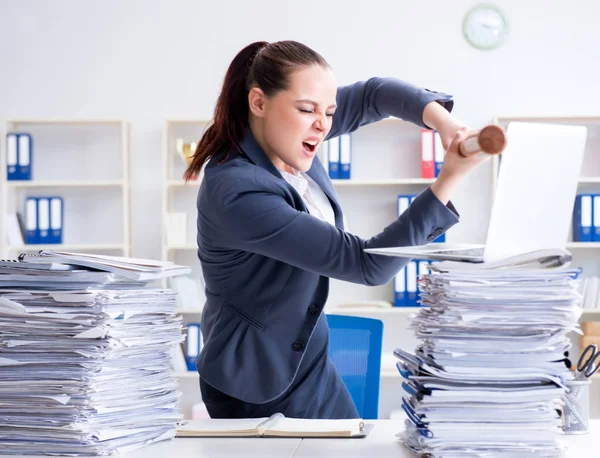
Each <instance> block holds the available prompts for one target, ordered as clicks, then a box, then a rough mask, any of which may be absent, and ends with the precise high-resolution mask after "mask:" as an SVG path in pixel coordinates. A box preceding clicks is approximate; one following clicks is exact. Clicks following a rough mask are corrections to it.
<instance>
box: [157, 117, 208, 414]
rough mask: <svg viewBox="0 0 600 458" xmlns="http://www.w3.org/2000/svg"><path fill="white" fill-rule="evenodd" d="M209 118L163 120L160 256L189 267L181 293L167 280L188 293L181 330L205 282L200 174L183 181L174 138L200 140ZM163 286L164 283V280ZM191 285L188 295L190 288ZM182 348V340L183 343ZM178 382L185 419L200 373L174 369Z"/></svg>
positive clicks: (193, 314) (196, 314) (192, 318)
mask: <svg viewBox="0 0 600 458" xmlns="http://www.w3.org/2000/svg"><path fill="white" fill-rule="evenodd" d="M208 123H209V120H203V119H176V120H167V121H165V125H164V131H163V148H162V149H163V154H162V158H163V160H162V167H163V186H162V212H161V213H162V218H161V221H162V231H161V256H162V260H164V261H172V262H175V263H177V264H181V265H186V266H190V267H191V268H192V273H191V274H190V276H189V278H188V279H187V280H189V284H188V285H187V288H188V289H187V291H188V293H187V294H186V293H184V292H183V290H181V289H180V287H179V285H178V284H176V283H174V282H172V281H171V282H170V284H169V285H168V286H170V287H171V288H173V289H174V290H175V291H177V292H178V293H179V295H180V298H181V297H182V295H185V294H186V295H187V299H186V300H185V302H186V303H185V305H184V304H182V306H184V307H185V308H179V309H178V310H177V313H178V314H179V315H181V316H182V324H183V327H184V329H186V328H187V325H188V324H189V323H199V322H200V319H201V316H202V306H203V305H204V303H203V300H204V299H203V298H204V291H203V289H204V281H203V279H202V270H201V267H200V261H199V260H198V256H197V250H198V245H197V243H196V216H197V210H196V198H197V195H198V190H199V188H200V183H201V181H202V174H200V176H199V177H198V179H197V180H195V181H190V182H189V183H186V182H185V181H184V180H183V174H184V172H185V169H186V167H187V164H186V162H184V159H183V158H182V157H181V156H180V154H179V153H178V152H177V140H178V139H182V140H183V141H184V143H191V142H197V141H199V140H200V137H201V136H202V133H203V131H204V129H205V128H206V126H207V124H208ZM171 213H178V214H180V216H183V218H184V220H183V230H182V231H181V232H180V233H179V234H178V238H177V237H176V236H172V235H170V234H169V215H170V214H171ZM164 286H167V285H166V283H165V285H164ZM189 288H193V289H192V292H191V294H190V293H189V292H190V289H189ZM182 348H185V342H183V344H182ZM174 375H175V377H176V378H177V380H178V382H179V388H180V390H181V393H182V397H181V399H180V408H181V411H182V413H183V415H184V417H186V418H191V414H192V408H193V406H194V405H195V404H197V403H201V402H202V396H201V394H200V385H199V375H198V373H197V372H196V371H177V372H175V373H174Z"/></svg>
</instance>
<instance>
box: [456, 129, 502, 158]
mask: <svg viewBox="0 0 600 458" xmlns="http://www.w3.org/2000/svg"><path fill="white" fill-rule="evenodd" d="M505 147H506V134H505V133H504V129H502V127H500V126H496V125H494V124H492V125H489V126H486V127H484V128H483V129H481V130H480V131H479V132H474V133H472V134H471V135H469V137H468V138H467V139H466V140H463V141H462V143H461V144H460V145H459V146H458V152H459V153H460V154H461V155H462V156H471V155H472V154H476V153H480V152H483V153H487V154H499V153H501V152H502V151H503V150H504V148H505Z"/></svg>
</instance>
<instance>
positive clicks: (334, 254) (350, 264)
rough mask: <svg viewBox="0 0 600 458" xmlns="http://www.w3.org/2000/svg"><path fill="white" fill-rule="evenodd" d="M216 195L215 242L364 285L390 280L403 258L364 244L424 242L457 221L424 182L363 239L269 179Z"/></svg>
mask: <svg viewBox="0 0 600 458" xmlns="http://www.w3.org/2000/svg"><path fill="white" fill-rule="evenodd" d="M229 186H231V187H230V188H229V189H230V191H229V192H227V193H226V195H224V196H223V198H222V199H219V205H218V208H216V210H217V213H218V214H219V219H220V221H221V224H222V230H220V231H217V233H218V235H217V236H218V237H219V240H218V242H219V243H220V244H222V245H223V246H226V247H228V248H233V249H238V250H243V251H249V252H252V253H257V254H260V255H263V256H267V257H269V258H273V259H277V260H279V261H282V262H285V263H287V264H290V265H293V266H295V267H299V268H301V269H304V270H307V271H310V272H313V273H317V274H320V275H324V276H327V277H330V278H336V279H340V280H345V281H348V282H353V283H359V284H365V285H382V284H386V283H388V282H389V281H390V280H391V279H392V278H393V277H394V275H395V274H396V273H397V272H398V271H399V270H400V269H401V268H402V267H403V266H404V265H406V264H407V263H408V261H409V259H407V258H397V257H392V256H378V255H374V254H369V253H365V251H364V249H365V248H381V247H390V246H410V245H422V244H425V243H427V242H429V241H431V240H432V239H433V238H434V237H437V236H439V235H441V234H442V233H444V232H445V231H446V230H447V229H449V228H450V227H451V226H453V225H454V224H456V223H457V222H458V215H457V213H456V210H455V209H454V207H453V206H452V205H451V204H450V205H449V206H445V205H444V204H443V203H442V202H440V201H439V200H438V199H437V197H435V195H434V194H433V192H432V191H431V189H430V188H427V189H426V190H425V191H423V192H422V193H421V194H419V195H418V196H417V197H416V198H415V200H414V201H413V203H412V204H411V205H410V206H409V208H408V210H406V211H405V212H404V213H403V214H402V215H400V216H399V217H398V219H396V220H395V221H394V222H393V223H391V224H390V225H389V226H388V227H386V228H385V229H384V230H383V231H382V232H380V233H379V234H377V235H375V236H374V237H371V238H370V239H368V240H363V239H361V238H360V237H357V236H355V235H353V234H350V233H348V232H345V231H343V230H341V229H338V228H336V227H335V226H332V225H331V224H328V223H326V222H324V221H322V220H320V219H318V218H316V217H314V216H312V215H310V214H309V213H306V212H302V211H298V210H296V209H294V208H293V207H291V206H290V204H289V202H287V201H286V200H285V197H284V196H283V195H282V194H281V192H277V190H276V189H272V188H270V187H269V184H268V183H258V184H257V183H256V182H254V183H249V182H246V181H245V180H244V181H237V182H235V183H230V184H229Z"/></svg>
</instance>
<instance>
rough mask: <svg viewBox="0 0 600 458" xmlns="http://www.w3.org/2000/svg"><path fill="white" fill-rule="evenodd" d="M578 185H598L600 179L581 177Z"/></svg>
mask: <svg viewBox="0 0 600 458" xmlns="http://www.w3.org/2000/svg"><path fill="white" fill-rule="evenodd" d="M579 184H600V177H581V178H579Z"/></svg>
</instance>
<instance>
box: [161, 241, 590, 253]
mask: <svg viewBox="0 0 600 458" xmlns="http://www.w3.org/2000/svg"><path fill="white" fill-rule="evenodd" d="M599 245H600V243H599ZM197 249H198V245H197V244H195V243H190V244H184V245H169V246H168V247H167V250H169V251H188V250H190V251H191V250H193V251H196V250H197Z"/></svg>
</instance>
